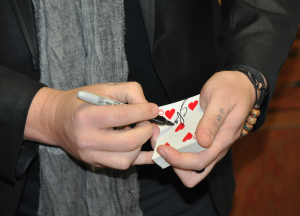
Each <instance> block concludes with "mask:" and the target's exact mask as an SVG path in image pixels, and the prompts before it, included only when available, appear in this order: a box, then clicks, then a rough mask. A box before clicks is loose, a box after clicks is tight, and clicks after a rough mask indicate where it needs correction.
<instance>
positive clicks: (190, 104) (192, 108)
mask: <svg viewBox="0 0 300 216" xmlns="http://www.w3.org/2000/svg"><path fill="white" fill-rule="evenodd" d="M197 104H198V101H197V100H196V101H194V102H191V103H189V108H190V109H191V110H192V111H193V110H194V109H195V107H196V106H197Z"/></svg>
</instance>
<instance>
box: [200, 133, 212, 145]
mask: <svg viewBox="0 0 300 216" xmlns="http://www.w3.org/2000/svg"><path fill="white" fill-rule="evenodd" d="M205 132H206V133H204V134H203V135H202V138H203V139H204V141H205V142H207V143H208V144H209V145H210V144H211V142H212V140H213V136H212V134H211V132H210V131H209V130H205Z"/></svg>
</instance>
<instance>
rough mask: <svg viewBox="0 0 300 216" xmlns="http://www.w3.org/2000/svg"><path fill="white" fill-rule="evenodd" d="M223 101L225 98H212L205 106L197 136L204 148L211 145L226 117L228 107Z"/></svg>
mask: <svg viewBox="0 0 300 216" xmlns="http://www.w3.org/2000/svg"><path fill="white" fill-rule="evenodd" d="M223 101H224V99H223V100H222V99H221V100H218V98H213V99H212V98H211V99H210V100H209V101H208V104H207V106H206V107H204V108H203V110H205V112H204V114H203V117H202V119H201V120H200V122H199V123H198V126H197V129H196V137H197V141H198V143H199V144H200V145H201V146H202V147H204V148H208V147H210V146H211V144H212V142H213V140H214V138H215V136H216V134H217V133H218V131H219V129H220V127H221V125H222V124H223V122H224V121H225V119H226V116H227V114H228V109H226V107H227V106H225V103H224V102H223ZM201 107H202V106H201Z"/></svg>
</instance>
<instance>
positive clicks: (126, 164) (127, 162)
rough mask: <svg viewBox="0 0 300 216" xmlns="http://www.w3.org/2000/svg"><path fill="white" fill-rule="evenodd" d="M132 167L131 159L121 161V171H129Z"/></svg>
mask: <svg viewBox="0 0 300 216" xmlns="http://www.w3.org/2000/svg"><path fill="white" fill-rule="evenodd" d="M130 166H131V160H130V159H129V158H126V157H125V158H123V159H121V160H120V165H119V169H121V170H127V169H128V168H129V167H130Z"/></svg>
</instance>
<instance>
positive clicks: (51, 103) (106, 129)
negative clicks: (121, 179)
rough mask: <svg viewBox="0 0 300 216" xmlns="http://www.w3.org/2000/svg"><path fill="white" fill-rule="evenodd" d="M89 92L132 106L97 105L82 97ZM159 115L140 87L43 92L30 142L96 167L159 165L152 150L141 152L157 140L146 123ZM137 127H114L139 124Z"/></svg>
mask: <svg viewBox="0 0 300 216" xmlns="http://www.w3.org/2000/svg"><path fill="white" fill-rule="evenodd" d="M78 91H88V92H91V93H94V94H97V95H101V96H103V97H106V98H110V99H113V100H117V101H120V102H123V103H127V102H128V105H112V106H97V105H92V104H89V103H85V102H84V101H81V100H79V99H78V98H77V92H78ZM157 115H158V107H157V105H155V104H152V103H148V102H147V100H146V99H145V96H144V94H143V90H142V88H141V86H140V85H139V84H138V83H135V82H128V83H117V84H113V83H103V84H96V85H91V86H84V87H81V88H77V89H72V90H69V91H60V90H55V89H50V88H42V89H41V90H40V91H39V92H38V93H37V95H36V96H35V98H34V100H33V102H32V104H31V107H30V110H29V113H28V118H27V122H26V127H25V134H24V139H28V140H33V141H37V142H41V143H46V144H50V145H56V146H60V147H62V148H63V149H65V150H66V151H67V152H69V153H70V154H71V155H73V156H74V157H75V158H77V159H79V160H82V161H84V162H85V163H88V164H90V165H92V166H94V167H111V168H116V169H127V168H128V167H129V166H130V165H132V164H147V163H153V162H152V160H151V157H152V152H141V151H140V150H141V146H142V145H143V144H144V143H145V142H146V141H147V140H148V139H149V138H150V137H151V135H152V127H153V126H152V125H151V124H150V123H149V122H148V121H146V120H148V119H151V118H154V117H156V116H157ZM136 122H138V123H137V124H136V126H135V127H134V128H130V127H125V128H124V129H121V130H113V128H114V127H119V126H124V125H130V124H132V123H136Z"/></svg>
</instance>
